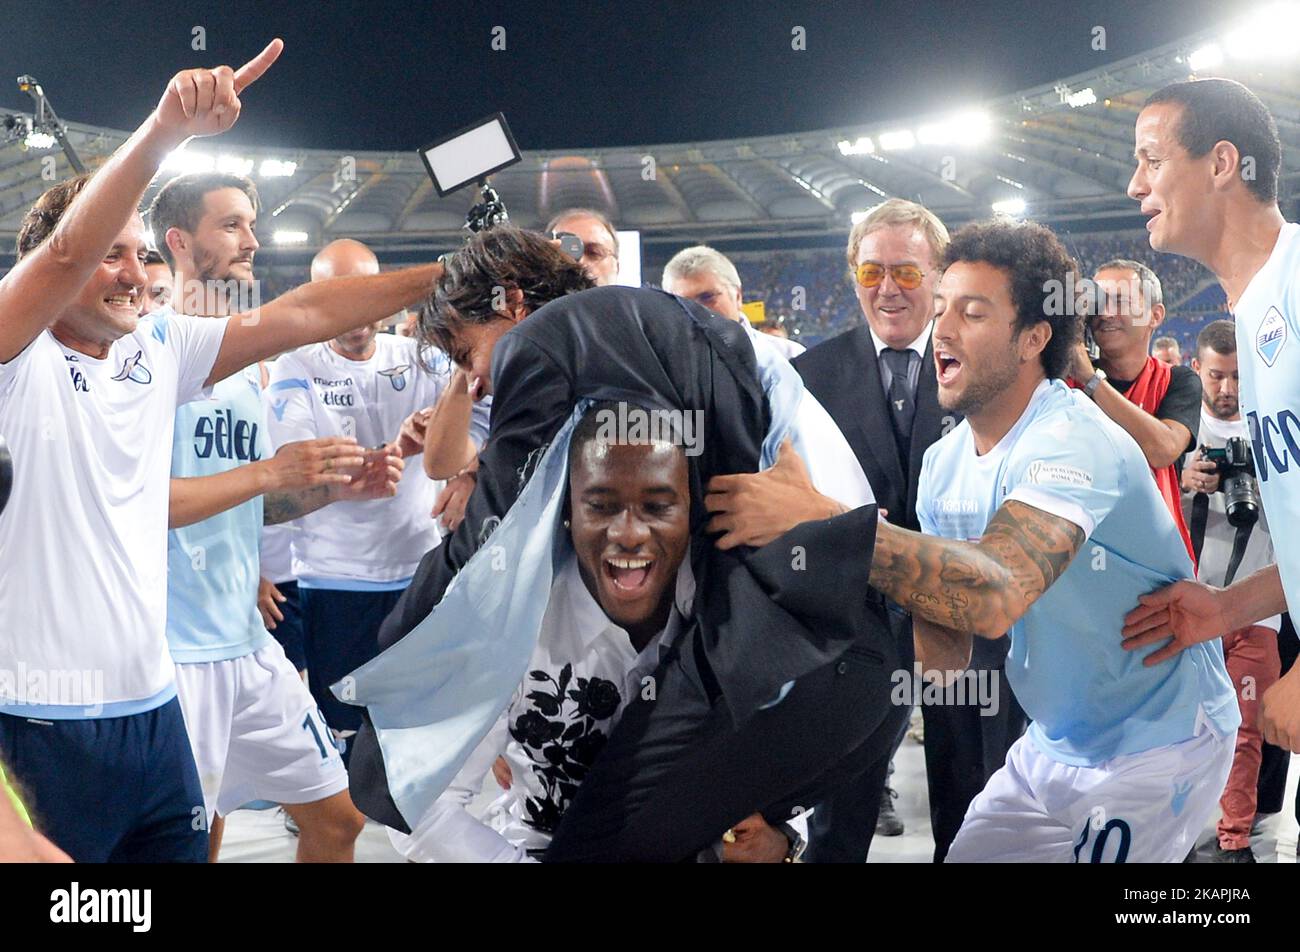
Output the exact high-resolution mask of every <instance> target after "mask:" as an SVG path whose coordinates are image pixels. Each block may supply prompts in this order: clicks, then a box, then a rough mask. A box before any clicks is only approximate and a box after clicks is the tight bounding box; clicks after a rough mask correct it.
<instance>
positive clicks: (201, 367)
mask: <svg viewBox="0 0 1300 952" xmlns="http://www.w3.org/2000/svg"><path fill="white" fill-rule="evenodd" d="M140 322H141V324H145V323H152V327H151V329H150V333H152V334H153V336H154V337H156V338H158V339H159V340H160V341H162V343H163V344H165V345H166V346H167V349H168V350H170V351H171V352H172V354H174V355H175V357H176V369H177V377H176V403H177V405H178V406H179V405H180V404H182V403H189V402H190V401H191V400H197V399H198V398H199V397H202V396H206V395H207V392H208V391H207V388H206V386H205V384H206V383H207V379H208V376H209V375H210V374H211V373H212V368H213V367H214V366H215V365H216V362H217V355H218V354H220V353H221V342H222V341H223V340H225V336H226V325H227V324H228V323H229V322H230V318H228V317H189V316H187V315H184V314H177V313H176V312H175V311H173V310H171V309H170V308H167V309H164V310H161V311H155V312H154V313H152V314H149V315H148V316H146V317H143V318H141V319H140ZM213 383H216V381H215V380H214V381H213Z"/></svg>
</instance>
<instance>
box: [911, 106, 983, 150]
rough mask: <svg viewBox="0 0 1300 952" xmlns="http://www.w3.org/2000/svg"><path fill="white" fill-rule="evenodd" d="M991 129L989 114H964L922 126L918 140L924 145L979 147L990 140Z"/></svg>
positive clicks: (917, 133) (918, 132)
mask: <svg viewBox="0 0 1300 952" xmlns="http://www.w3.org/2000/svg"><path fill="white" fill-rule="evenodd" d="M991 127H992V120H991V119H989V116H988V114H987V113H983V112H963V113H960V114H958V115H955V116H949V117H948V118H946V119H942V120H940V121H939V122H931V123H927V124H926V125H923V126H921V128H920V129H918V130H917V131H916V138H917V139H918V141H920V143H921V144H922V145H949V144H955V145H977V144H978V143H981V142H983V141H985V140H986V139H988V137H989V132H990V130H991Z"/></svg>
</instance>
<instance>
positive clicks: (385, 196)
mask: <svg viewBox="0 0 1300 952" xmlns="http://www.w3.org/2000/svg"><path fill="white" fill-rule="evenodd" d="M1242 29H1245V28H1240V29H1238V30H1237V31H1236V33H1226V32H1223V31H1206V32H1203V33H1201V34H1198V35H1196V36H1194V37H1190V38H1187V39H1184V40H1180V41H1178V42H1175V43H1171V44H1168V45H1166V46H1163V47H1160V48H1158V49H1155V50H1152V51H1149V52H1147V53H1144V54H1141V55H1138V56H1134V57H1130V58H1129V59H1126V60H1123V61H1120V62H1117V63H1112V64H1111V65H1109V66H1106V67H1104V68H1099V69H1096V70H1092V71H1090V72H1086V73H1081V74H1078V75H1075V76H1070V77H1067V78H1063V79H1060V80H1058V81H1056V82H1053V83H1049V84H1045V85H1042V86H1038V87H1035V88H1032V89H1026V90H1023V91H1021V92H1017V93H1015V94H1013V95H1009V96H1004V97H1002V98H1000V99H997V100H994V101H990V102H986V103H982V104H971V108H970V111H967V112H965V113H962V114H958V115H954V116H950V117H944V116H936V117H933V119H931V120H929V121H927V122H921V123H913V124H908V125H904V124H900V123H897V122H887V121H881V122H878V123H873V124H870V125H866V126H855V127H852V128H847V127H846V128H837V129H825V130H820V131H815V132H802V133H791V134H787V135H774V136H766V137H761V138H746V139H733V140H723V141H713V142H690V143H675V144H663V145H647V146H643V147H625V148H623V147H620V148H608V149H575V150H563V149H560V150H547V151H525V152H524V155H523V160H522V161H521V162H520V163H518V164H517V165H515V166H513V167H511V168H509V169H507V170H505V171H502V172H500V173H498V174H496V175H495V176H493V177H492V183H493V185H495V187H496V188H497V190H498V191H499V192H500V194H501V197H502V198H503V199H504V201H505V203H506V205H507V207H508V209H509V211H510V216H511V219H512V221H514V222H516V223H517V224H520V225H522V226H524V227H540V226H541V225H542V224H544V223H545V221H546V220H547V218H548V217H549V216H550V215H551V214H553V213H554V212H555V211H557V210H560V209H563V208H566V207H572V206H587V207H593V208H598V209H601V210H603V211H605V212H607V213H608V214H609V215H610V216H611V217H612V218H613V220H614V221H616V222H617V223H618V225H619V227H621V228H634V229H639V230H640V231H641V232H642V236H643V239H644V240H645V241H647V242H649V243H651V244H656V243H658V242H661V241H663V242H667V241H673V242H677V243H680V242H682V241H696V240H717V239H719V238H721V237H727V238H731V239H738V238H739V239H791V238H796V237H807V238H818V237H821V238H825V237H828V236H830V235H836V236H842V235H843V234H844V232H845V231H846V230H847V228H848V227H849V223H850V220H851V218H852V216H853V215H854V213H856V212H861V211H863V210H865V209H867V208H869V207H870V206H872V205H874V204H876V203H877V202H879V201H881V200H883V199H885V198H887V197H892V196H900V197H904V198H910V199H913V200H916V201H919V202H922V203H924V204H925V205H927V206H929V207H930V208H931V209H933V210H934V211H935V212H937V213H938V214H939V215H940V216H941V217H942V218H943V219H944V220H945V221H946V222H948V223H949V224H950V225H956V224H960V223H961V222H963V221H966V220H970V219H974V218H981V217H987V216H988V215H989V214H990V213H991V211H992V210H993V208H994V207H995V203H1003V202H1010V203H1011V204H1009V205H1000V206H998V207H1001V208H1004V209H1007V210H1009V211H1010V212H1011V213H1012V214H1024V215H1026V216H1029V217H1032V218H1034V219H1036V220H1039V221H1045V222H1051V223H1058V224H1062V225H1067V226H1069V227H1073V228H1079V227H1081V226H1082V227H1083V228H1084V229H1085V230H1106V229H1108V228H1126V227H1133V226H1135V225H1136V224H1138V222H1139V221H1140V219H1139V218H1138V216H1137V209H1136V204H1135V203H1134V202H1133V201H1131V200H1130V199H1129V198H1127V197H1126V196H1125V188H1126V186H1127V184H1128V180H1129V177H1130V176H1131V174H1132V171H1133V168H1134V163H1133V158H1132V152H1133V123H1134V119H1135V117H1136V115H1137V112H1138V110H1139V108H1140V106H1141V103H1142V102H1143V100H1144V99H1145V98H1146V96H1147V95H1148V94H1149V93H1150V92H1152V91H1153V90H1155V89H1156V88H1158V87H1160V86H1162V85H1164V84H1166V83H1169V82H1173V81H1176V80H1180V79H1186V78H1189V77H1190V76H1198V77H1204V76H1210V75H1219V76H1226V77H1230V78H1234V79H1239V80H1241V81H1242V82H1245V83H1246V84H1247V85H1249V86H1250V87H1251V89H1253V90H1254V91H1255V92H1256V93H1257V94H1258V95H1259V96H1260V97H1261V98H1262V99H1263V100H1264V102H1265V103H1266V104H1267V105H1268V107H1269V108H1270V109H1271V110H1272V112H1273V115H1274V116H1275V117H1276V119H1277V124H1278V128H1279V132H1280V134H1281V137H1282V141H1283V155H1284V166H1283V183H1282V195H1283V198H1284V199H1289V198H1291V197H1294V196H1295V195H1296V194H1297V191H1300V190H1298V189H1297V181H1298V180H1300V94H1298V93H1297V90H1300V82H1298V80H1300V75H1298V74H1300V56H1297V55H1295V53H1296V50H1295V49H1293V48H1292V46H1294V45H1295V44H1296V43H1297V40H1296V39H1295V37H1296V36H1297V34H1300V24H1290V25H1289V26H1286V25H1282V24H1277V23H1273V22H1268V23H1265V24H1263V25H1257V26H1256V27H1254V30H1255V32H1254V33H1250V34H1249V35H1248V36H1247V38H1246V39H1243V36H1242ZM1220 34H1221V35H1220ZM1270 44H1271V45H1270ZM1279 44H1282V45H1283V46H1285V47H1286V48H1285V49H1283V50H1281V52H1278V49H1277V47H1278V45H1279ZM1287 44H1292V46H1288V45H1287ZM1270 50H1271V51H1272V52H1273V53H1274V54H1275V55H1273V56H1271V57H1270V56H1267V55H1266V54H1267V53H1268V52H1270ZM66 128H67V134H68V137H69V139H70V141H71V142H72V144H73V146H74V147H75V148H76V150H77V152H78V153H79V154H80V156H81V158H82V160H83V161H84V162H85V163H86V165H87V166H89V167H94V166H95V165H97V164H99V163H100V162H102V161H103V160H104V159H105V158H106V157H107V156H108V155H110V154H111V153H112V152H113V150H114V149H116V148H117V147H118V146H119V145H121V144H122V142H123V141H125V139H126V137H127V133H125V132H122V131H119V130H113V129H105V128H100V127H96V126H90V125H84V124H80V123H74V122H69V123H66ZM47 157H54V159H55V163H56V168H55V170H54V176H55V178H63V177H65V176H67V175H69V174H71V170H70V168H69V167H68V165H67V160H66V159H65V158H64V157H63V155H62V154H61V153H60V152H59V150H58V149H57V147H55V148H53V149H45V150H42V149H37V148H28V147H27V146H25V145H24V143H23V141H22V140H18V141H11V142H9V143H7V144H5V145H4V146H3V147H0V239H6V240H7V243H8V245H9V247H12V236H13V234H14V233H15V232H16V230H17V227H18V223H19V221H20V219H21V217H22V214H23V212H24V211H25V210H26V209H27V208H28V206H29V205H30V204H31V203H32V202H33V201H34V200H35V199H36V198H37V196H39V195H40V193H41V192H42V191H43V190H44V189H45V188H46V187H47V186H48V184H49V171H50V163H49V161H48V159H47ZM43 160H44V161H43ZM205 165H206V166H207V167H212V166H214V165H215V166H217V167H224V168H230V169H233V170H236V171H241V172H245V173H248V172H250V171H251V174H252V176H253V178H254V180H255V181H257V183H258V186H259V189H260V190H261V193H262V198H263V207H264V212H263V220H264V221H265V220H267V219H268V217H269V219H270V225H271V227H270V229H269V231H270V234H271V235H272V238H273V241H274V242H275V243H276V244H279V245H282V246H285V245H287V246H295V245H296V246H297V247H300V248H302V249H304V250H307V249H313V248H315V247H318V246H319V245H321V244H323V243H324V242H325V241H328V240H330V239H332V238H336V237H342V236H347V237H354V238H359V239H362V240H364V241H366V242H367V243H369V244H371V245H372V246H373V247H375V248H376V249H377V250H378V249H387V250H394V251H396V250H413V249H416V248H428V247H429V245H430V243H433V244H435V245H439V244H445V245H451V244H454V243H456V242H457V241H458V240H459V236H460V235H461V234H462V232H461V228H462V225H463V223H464V218H465V212H466V210H467V209H468V208H469V206H470V205H471V204H472V203H473V202H474V201H476V200H477V193H476V191H475V190H473V189H464V190H462V191H460V192H458V193H455V194H452V195H450V196H448V197H446V198H441V199H440V198H438V196H437V194H436V193H435V192H434V190H433V188H432V187H431V183H430V181H429V179H428V177H427V175H426V173H425V170H424V167H423V166H422V164H421V161H420V158H419V157H418V155H417V154H416V153H415V152H414V151H412V152H410V153H396V152H365V151H356V152H351V153H344V152H341V151H337V150H301V151H297V152H291V151H286V150H282V149H277V150H274V151H272V150H259V149H256V148H239V149H238V150H237V154H236V153H235V151H234V150H233V149H232V150H230V152H229V154H228V152H227V151H223V150H222V147H221V143H220V140H219V139H218V140H199V141H196V142H193V143H191V144H190V145H189V146H187V147H186V148H185V150H183V152H182V154H181V156H180V157H174V161H172V162H171V163H170V164H169V166H168V167H167V169H166V170H165V171H164V172H162V173H160V176H159V181H163V180H165V179H166V178H168V177H170V175H171V174H173V171H181V170H186V169H189V168H193V167H203V166H205ZM43 170H44V171H46V173H47V174H46V176H45V177H42V174H41V173H42V171H43ZM1021 202H1023V203H1024V204H1023V210H1022V209H1021V207H1020V204H1019V203H1021ZM1108 220H1111V221H1109V222H1108Z"/></svg>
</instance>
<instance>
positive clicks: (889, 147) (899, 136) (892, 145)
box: [880, 129, 916, 152]
mask: <svg viewBox="0 0 1300 952" xmlns="http://www.w3.org/2000/svg"><path fill="white" fill-rule="evenodd" d="M914 145H916V136H914V135H913V134H912V132H911V130H910V129H899V130H898V131H896V132H882V133H881V134H880V148H882V149H884V150H885V151H886V152H901V151H902V150H904V149H910V148H912V147H913V146H914Z"/></svg>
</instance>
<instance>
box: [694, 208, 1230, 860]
mask: <svg viewBox="0 0 1300 952" xmlns="http://www.w3.org/2000/svg"><path fill="white" fill-rule="evenodd" d="M945 257H946V271H945V273H944V276H943V278H942V280H941V281H940V283H939V286H938V290H937V294H936V307H935V312H936V318H935V327H934V355H935V364H936V369H937V372H938V382H939V401H940V403H941V404H942V405H943V406H944V408H945V409H949V410H957V411H960V412H961V413H962V414H963V415H964V416H965V420H964V422H962V423H960V424H959V425H958V426H957V427H955V428H954V429H953V430H952V432H950V433H949V434H948V435H947V436H945V437H943V438H942V439H940V440H939V441H938V442H937V443H935V444H934V445H933V446H931V447H930V449H929V450H928V451H927V452H926V456H925V464H924V467H923V469H922V474H921V480H920V487H919V493H918V502H917V515H918V517H919V520H920V523H921V526H922V528H923V529H924V530H925V533H926V534H925V535H921V534H918V533H914V532H908V531H906V530H903V529H898V528H895V527H892V526H888V525H886V524H883V523H882V525H881V526H880V528H879V530H878V532H877V536H876V545H875V550H874V556H873V561H872V566H871V585H872V586H873V587H875V588H877V589H879V590H880V591H881V592H884V593H885V594H886V595H888V596H890V597H891V598H893V599H894V600H895V601H897V602H898V603H899V604H901V605H905V606H907V607H908V608H910V609H911V611H912V613H913V618H914V622H915V626H914V627H915V635H916V639H917V655H918V657H919V658H920V659H921V661H922V663H923V666H924V667H925V668H926V669H929V670H927V671H926V676H927V678H929V679H942V680H943V681H945V682H947V681H949V679H950V678H952V677H953V676H955V675H956V673H957V670H956V669H960V668H962V667H964V666H965V664H966V663H967V661H968V660H969V655H970V649H971V644H972V635H974V636H978V637H983V638H996V637H998V636H1000V635H1002V634H1003V633H1004V632H1005V633H1009V634H1010V637H1011V649H1010V654H1009V656H1008V658H1007V662H1006V674H1007V677H1008V678H1009V679H1010V682H1011V687H1012V689H1013V690H1014V691H1015V695H1016V698H1017V699H1018V700H1019V701H1020V703H1021V705H1022V706H1023V707H1024V709H1025V711H1026V713H1028V715H1029V716H1030V718H1031V719H1032V720H1033V725H1032V726H1031V727H1030V729H1029V731H1028V732H1027V733H1026V734H1025V735H1024V736H1023V737H1021V738H1020V740H1018V741H1017V742H1016V743H1015V745H1014V746H1013V747H1012V748H1011V751H1010V753H1009V754H1008V755H1007V760H1006V764H1005V765H1004V766H1003V768H1002V769H1001V770H999V771H998V772H997V773H996V774H994V775H993V777H992V778H991V779H990V780H989V783H988V785H987V786H986V787H985V789H984V791H983V792H982V793H981V794H980V795H979V796H978V797H976V799H975V800H974V801H973V802H972V803H971V806H970V809H969V810H968V812H967V814H966V818H965V821H964V822H963V824H962V827H961V830H960V831H959V832H958V834H957V837H956V839H955V840H954V841H953V844H952V847H951V849H950V850H949V853H948V857H947V858H948V861H949V862H972V861H976V862H979V861H982V862H990V861H1001V862H1071V861H1074V862H1177V861H1179V860H1181V859H1183V858H1184V856H1186V855H1187V853H1188V851H1189V850H1190V849H1191V847H1192V845H1193V843H1194V841H1195V838H1196V835H1197V834H1198V833H1199V832H1200V831H1201V829H1202V828H1203V827H1204V825H1205V823H1206V822H1207V821H1208V820H1209V819H1210V818H1211V816H1212V815H1213V812H1214V809H1215V804H1216V801H1217V799H1218V796H1219V794H1220V792H1221V791H1222V790H1223V786H1224V782H1225V780H1226V778H1227V776H1228V771H1229V768H1230V766H1231V763H1232V753H1233V747H1234V743H1235V737H1236V730H1237V726H1238V724H1239V723H1240V717H1239V714H1238V711H1237V705H1236V701H1235V698H1234V696H1233V692H1232V685H1231V683H1230V682H1229V680H1228V676H1227V672H1226V670H1225V668H1224V664H1223V655H1222V651H1221V650H1220V648H1219V646H1218V645H1217V644H1202V645H1197V646H1196V647H1195V648H1194V649H1193V650H1192V651H1191V652H1189V653H1185V654H1184V655H1183V656H1180V657H1179V659H1178V660H1177V663H1176V664H1171V665H1164V666H1160V667H1154V668H1153V667H1147V666H1144V665H1143V664H1142V663H1141V659H1140V658H1139V657H1138V656H1136V655H1132V654H1126V653H1125V652H1124V650H1123V648H1122V646H1121V641H1120V630H1121V627H1122V625H1123V614H1124V612H1125V610H1126V608H1127V605H1128V604H1130V603H1131V602H1132V601H1136V599H1137V598H1138V596H1139V595H1142V594H1144V593H1146V592H1148V591H1151V590H1152V589H1154V588H1156V587H1159V586H1160V585H1163V584H1165V583H1167V582H1170V581H1173V580H1175V579H1179V578H1189V577H1191V575H1192V564H1191V560H1190V558H1189V556H1188V554H1187V550H1186V548H1185V547H1184V545H1183V543H1182V539H1181V537H1180V535H1179V533H1178V530H1177V528H1176V527H1175V525H1174V521H1173V517H1172V516H1171V515H1170V513H1169V509H1168V508H1167V507H1166V505H1165V503H1164V501H1163V499H1162V498H1161V495H1160V491H1159V489H1158V488H1157V486H1156V483H1155V480H1154V479H1153V478H1152V476H1151V471H1150V468H1149V467H1148V465H1147V462H1146V458H1145V457H1144V456H1143V454H1142V450H1141V449H1140V448H1139V446H1138V444H1137V443H1136V442H1135V441H1134V440H1133V438H1132V437H1131V436H1129V435H1128V433H1127V432H1125V431H1124V430H1123V429H1122V428H1121V427H1120V426H1119V425H1118V424H1116V423H1115V422H1114V421H1112V420H1111V419H1110V418H1109V417H1107V416H1106V415H1105V414H1104V413H1103V412H1102V411H1101V410H1100V408H1098V407H1097V406H1096V405H1095V404H1093V403H1092V401H1091V400H1090V399H1089V398H1088V397H1087V396H1086V395H1085V394H1083V393H1082V392H1080V391H1076V390H1071V389H1070V388H1068V387H1067V386H1066V385H1065V383H1064V381H1063V380H1062V379H1061V378H1062V377H1063V376H1064V375H1065V373H1066V372H1067V370H1068V367H1069V362H1070V353H1071V348H1072V347H1073V346H1074V345H1075V343H1076V342H1077V340H1078V336H1079V323H1078V320H1077V318H1076V317H1075V316H1074V314H1075V307H1074V303H1075V302H1074V300H1073V294H1072V289H1073V288H1074V287H1075V286H1076V283H1075V280H1074V277H1075V275H1074V262H1073V261H1071V260H1070V258H1069V256H1068V255H1067V254H1066V252H1065V250H1064V248H1063V247H1062V246H1061V244H1060V242H1059V241H1058V240H1057V239H1056V237H1055V236H1054V235H1052V233H1051V232H1050V231H1048V230H1047V229H1046V228H1043V227H1042V226H1040V225H1035V224H1029V223H1017V222H1011V221H994V222H984V223H977V224H973V225H968V226H967V227H965V228H963V229H962V230H961V231H959V232H957V233H956V234H955V235H953V237H952V242H951V244H950V245H949V247H948V250H947V253H946V256H945ZM797 470H798V464H797V461H796V460H794V459H793V458H792V455H790V454H786V456H785V458H783V460H782V461H781V462H780V463H778V465H777V466H776V467H773V469H772V470H769V471H768V472H767V473H763V474H757V475H755V476H749V477H743V478H742V479H743V482H742V483H741V488H740V489H739V490H737V489H735V488H734V486H735V482H734V481H735V480H736V477H728V480H729V482H727V483H726V484H724V485H726V486H729V487H733V488H732V491H731V492H730V493H724V494H723V495H724V496H731V497H732V498H731V499H730V500H726V499H724V500H723V501H722V502H721V503H719V502H718V501H716V500H715V501H713V502H710V503H709V508H710V509H711V510H713V511H715V512H719V513H721V514H722V515H721V516H720V518H719V519H718V520H715V523H714V528H717V529H721V530H724V531H725V532H726V535H724V536H723V538H722V539H721V540H720V544H722V545H731V544H734V543H742V542H743V543H748V544H763V543H765V542H767V541H770V540H771V539H772V538H774V535H773V533H774V532H779V531H781V530H784V529H786V528H789V527H791V526H792V525H794V524H797V523H798V522H800V521H803V520H804V519H806V518H809V517H817V516H821V517H826V516H829V515H833V514H834V513H835V511H836V507H834V506H833V505H829V504H822V505H821V507H820V511H819V509H818V506H817V502H818V500H817V498H816V497H815V496H812V495H811V494H809V493H808V491H807V482H806V480H805V479H803V477H802V475H801V474H799V473H798V472H797ZM742 497H745V498H742ZM805 557H806V559H807V565H808V566H809V569H812V568H813V567H814V566H815V564H816V560H817V557H818V556H817V553H815V552H807V553H806V554H805ZM945 669H946V670H945Z"/></svg>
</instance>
